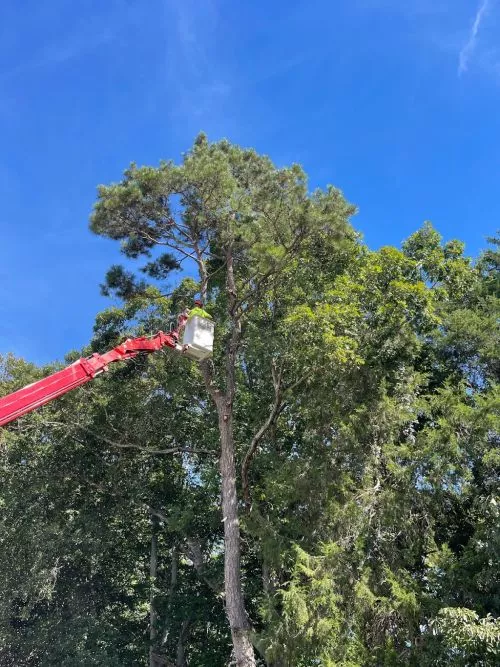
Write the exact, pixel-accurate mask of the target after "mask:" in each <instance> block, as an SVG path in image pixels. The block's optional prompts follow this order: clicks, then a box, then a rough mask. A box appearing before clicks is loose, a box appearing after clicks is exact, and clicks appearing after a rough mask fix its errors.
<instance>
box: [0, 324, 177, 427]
mask: <svg viewBox="0 0 500 667" xmlns="http://www.w3.org/2000/svg"><path fill="white" fill-rule="evenodd" d="M186 319H187V318H185V317H182V316H179V325H180V326H182V325H183V324H184V322H185V320H186ZM177 341H178V333H177V331H172V332H171V333H169V334H165V333H163V331H160V332H158V333H157V334H156V335H154V336H152V337H151V338H147V337H144V336H143V337H140V338H130V339H128V340H126V341H125V342H124V343H121V344H120V345H117V346H116V347H114V348H113V349H112V350H109V352H105V353H104V354H93V355H92V356H90V357H87V358H82V359H78V361H75V362H74V363H72V364H71V365H70V366H68V367H67V368H63V370H61V371H57V373H53V374H52V375H49V376H48V377H46V378H43V379H42V380H38V381H37V382H33V383H32V384H29V385H28V386H27V387H24V388H23V389H19V390H18V391H15V392H14V393H12V394H8V395H7V396H4V397H2V398H0V426H4V425H5V424H8V423H9V422H11V421H13V420H14V419H17V418H18V417H22V416H23V415H25V414H27V413H28V412H31V411H32V410H36V408H39V407H41V406H42V405H45V404H46V403H48V402H49V401H52V400H53V399H55V398H58V397H59V396H62V395H63V394H66V393H67V392H68V391H71V390H72V389H75V388H76V387H80V386H81V385H82V384H86V383H87V382H90V380H93V379H94V378H95V376H96V375H99V373H102V372H103V371H106V370H108V364H111V363H113V362H115V361H125V360H126V359H132V358H133V357H136V356H137V355H138V354H142V353H150V352H156V351H158V350H161V349H162V348H164V347H170V348H173V349H176V350H178V351H179V352H182V351H183V346H182V345H179V343H178V342H177Z"/></svg>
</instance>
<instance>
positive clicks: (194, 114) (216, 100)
mask: <svg viewBox="0 0 500 667" xmlns="http://www.w3.org/2000/svg"><path fill="white" fill-rule="evenodd" d="M165 8H166V13H165V28H166V31H165V37H166V47H167V48H166V75H167V81H168V85H169V88H170V89H171V90H172V91H174V93H175V96H176V100H177V101H176V110H175V112H174V115H181V116H183V117H184V118H186V117H189V118H191V119H192V120H193V121H194V122H196V123H199V119H200V118H203V119H204V122H208V121H209V120H210V118H212V117H214V116H215V115H216V114H217V112H218V111H220V107H221V105H223V104H224V103H225V102H226V101H227V99H228V98H229V97H230V95H231V91H232V86H231V84H230V82H229V80H228V76H227V67H226V65H225V64H224V63H223V62H221V61H220V59H219V58H218V56H217V40H218V37H219V21H220V8H219V2H218V0H205V2H203V3H200V2H198V0H183V2H177V1H172V0H170V1H169V2H167V3H166V6H165Z"/></svg>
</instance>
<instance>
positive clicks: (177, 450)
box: [43, 421, 217, 454]
mask: <svg viewBox="0 0 500 667" xmlns="http://www.w3.org/2000/svg"><path fill="white" fill-rule="evenodd" d="M43 423H44V424H45V425H46V426H63V427H65V428H67V424H64V423H63V422H47V421H44V422H43ZM72 426H74V427H76V428H78V429H80V430H81V431H84V432H85V433H88V434H89V435H92V436H93V437H94V438H97V439H98V440H102V442H105V443H106V444H107V445H110V446H111V447H118V448H120V449H136V450H138V451H141V452H146V453H147V454H216V453H217V452H216V451H215V450H213V449H201V448H200V449H198V448H196V449H193V448H192V447H169V448H167V449H152V448H151V447H143V446H142V445H137V444H135V443H131V442H117V441H116V440H111V438H107V437H106V436H105V435H102V434H100V433H97V432H96V431H94V430H93V429H90V428H88V427H87V426H83V424H72ZM68 430H69V429H68Z"/></svg>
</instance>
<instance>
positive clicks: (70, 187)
mask: <svg viewBox="0 0 500 667" xmlns="http://www.w3.org/2000/svg"><path fill="white" fill-rule="evenodd" d="M201 129H203V130H205V131H206V132H207V133H208V135H209V137H210V138H211V139H218V138H221V137H223V136H225V137H227V138H229V139H230V140H232V141H235V142H238V143H241V144H243V145H246V146H254V147H255V148H256V149H257V150H259V151H261V152H265V153H268V154H269V155H270V156H271V157H272V158H273V159H274V160H275V161H276V162H277V163H278V164H280V165H284V164H288V163H291V162H294V161H295V162H300V163H301V164H302V165H303V166H304V168H305V169H306V171H307V172H308V174H309V176H310V182H311V186H325V185H326V184H328V183H333V184H334V185H336V186H338V187H340V188H341V189H342V190H343V191H344V192H345V194H346V196H347V198H348V199H350V200H351V201H352V202H354V203H355V204H357V205H358V207H359V214H358V216H357V217H356V218H355V220H354V224H355V225H356V227H357V228H358V229H360V230H361V231H362V232H363V234H364V236H365V239H366V241H367V242H368V243H369V244H370V246H372V247H378V246H380V245H383V244H389V243H390V244H400V242H401V241H402V240H403V239H404V238H405V237H406V236H407V235H409V234H410V233H411V232H412V231H414V230H415V229H417V228H418V227H419V226H420V225H421V223H422V222H423V221H424V220H426V219H430V220H431V221H432V222H433V223H434V224H435V225H436V227H437V228H438V229H439V230H440V231H441V233H442V234H443V235H444V236H445V238H451V237H459V238H461V239H463V240H465V241H466V243H467V250H468V252H469V253H471V254H476V253H477V252H478V250H479V249H480V248H482V247H484V245H485V237H486V236H488V235H491V234H493V233H494V231H495V230H496V229H497V228H498V227H500V224H499V222H498V220H499V213H500V198H499V197H498V192H499V187H498V181H499V176H500V0H349V1H348V2H347V1H344V2H340V1H335V0H300V1H295V2H294V1H293V0H287V1H286V2H285V1H284V0H274V1H273V0H267V1H266V2H263V1H262V0H240V1H236V0H106V2H102V1H98V0H80V1H79V2H78V3H75V2H70V1H69V0H45V2H39V0H37V1H35V0H24V1H23V2H18V1H16V0H3V2H2V6H1V8H0V139H1V143H0V145H1V152H0V195H1V199H2V204H1V207H0V232H1V240H0V353H4V352H7V351H12V352H14V353H15V354H18V355H21V356H24V357H26V358H27V359H30V360H32V361H35V362H48V361H50V360H53V359H56V358H59V359H61V358H63V356H64V354H65V353H66V352H67V351H68V350H70V349H74V348H78V347H80V346H82V345H84V344H85V343H86V342H87V341H88V340H89V337H90V335H91V330H92V324H93V320H94V315H95V313H96V312H98V311H99V310H100V309H102V308H104V307H105V306H106V305H108V304H109V301H108V300H106V299H104V298H102V297H101V296H100V295H99V287H98V285H99V283H100V282H101V280H102V277H103V275H104V273H105V271H106V269H107V267H108V266H109V265H110V264H111V263H113V262H116V261H117V260H118V259H119V255H118V251H117V247H116V245H115V244H114V243H113V242H111V241H107V240H105V239H101V238H98V237H94V236H92V235H91V233H90V232H89V231H88V216H89V213H90V211H91V208H92V204H93V202H94V200H95V191H96V186H97V185H98V184H99V183H108V182H110V181H113V180H118V179H119V178H120V175H121V173H122V171H123V169H124V168H125V167H126V166H127V165H128V163H129V162H130V161H132V160H134V161H136V162H138V163H139V164H155V163H157V162H158V161H159V160H160V159H161V158H175V159H177V158H178V157H179V155H180V153H181V152H182V151H183V150H186V149H187V148H188V147H189V146H190V145H191V143H192V140H193V138H194V137H195V135H196V134H197V133H198V131H199V130H201Z"/></svg>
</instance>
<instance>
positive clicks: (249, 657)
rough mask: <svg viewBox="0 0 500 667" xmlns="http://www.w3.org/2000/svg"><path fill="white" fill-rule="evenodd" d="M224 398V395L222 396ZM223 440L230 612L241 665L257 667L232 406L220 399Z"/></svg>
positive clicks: (230, 623)
mask: <svg viewBox="0 0 500 667" xmlns="http://www.w3.org/2000/svg"><path fill="white" fill-rule="evenodd" d="M221 398H222V397H221ZM217 407H218V409H219V410H218V411H219V429H220V440H221V456H220V474H221V486H222V514H223V519H222V520H223V522H224V587H225V600H226V614H227V617H228V620H229V626H230V628H231V637H232V640H233V651H234V659H235V662H236V665H237V667H254V666H255V655H254V651H253V646H252V642H251V641H250V623H249V622H248V618H247V615H246V612H245V603H244V600H243V590H242V585H241V566H240V552H241V545H240V524H239V519H238V497H237V493H236V465H235V461H234V441H233V429H232V414H231V412H232V409H231V408H232V406H228V405H227V402H226V401H225V400H224V399H223V400H219V401H218V406H217Z"/></svg>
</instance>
